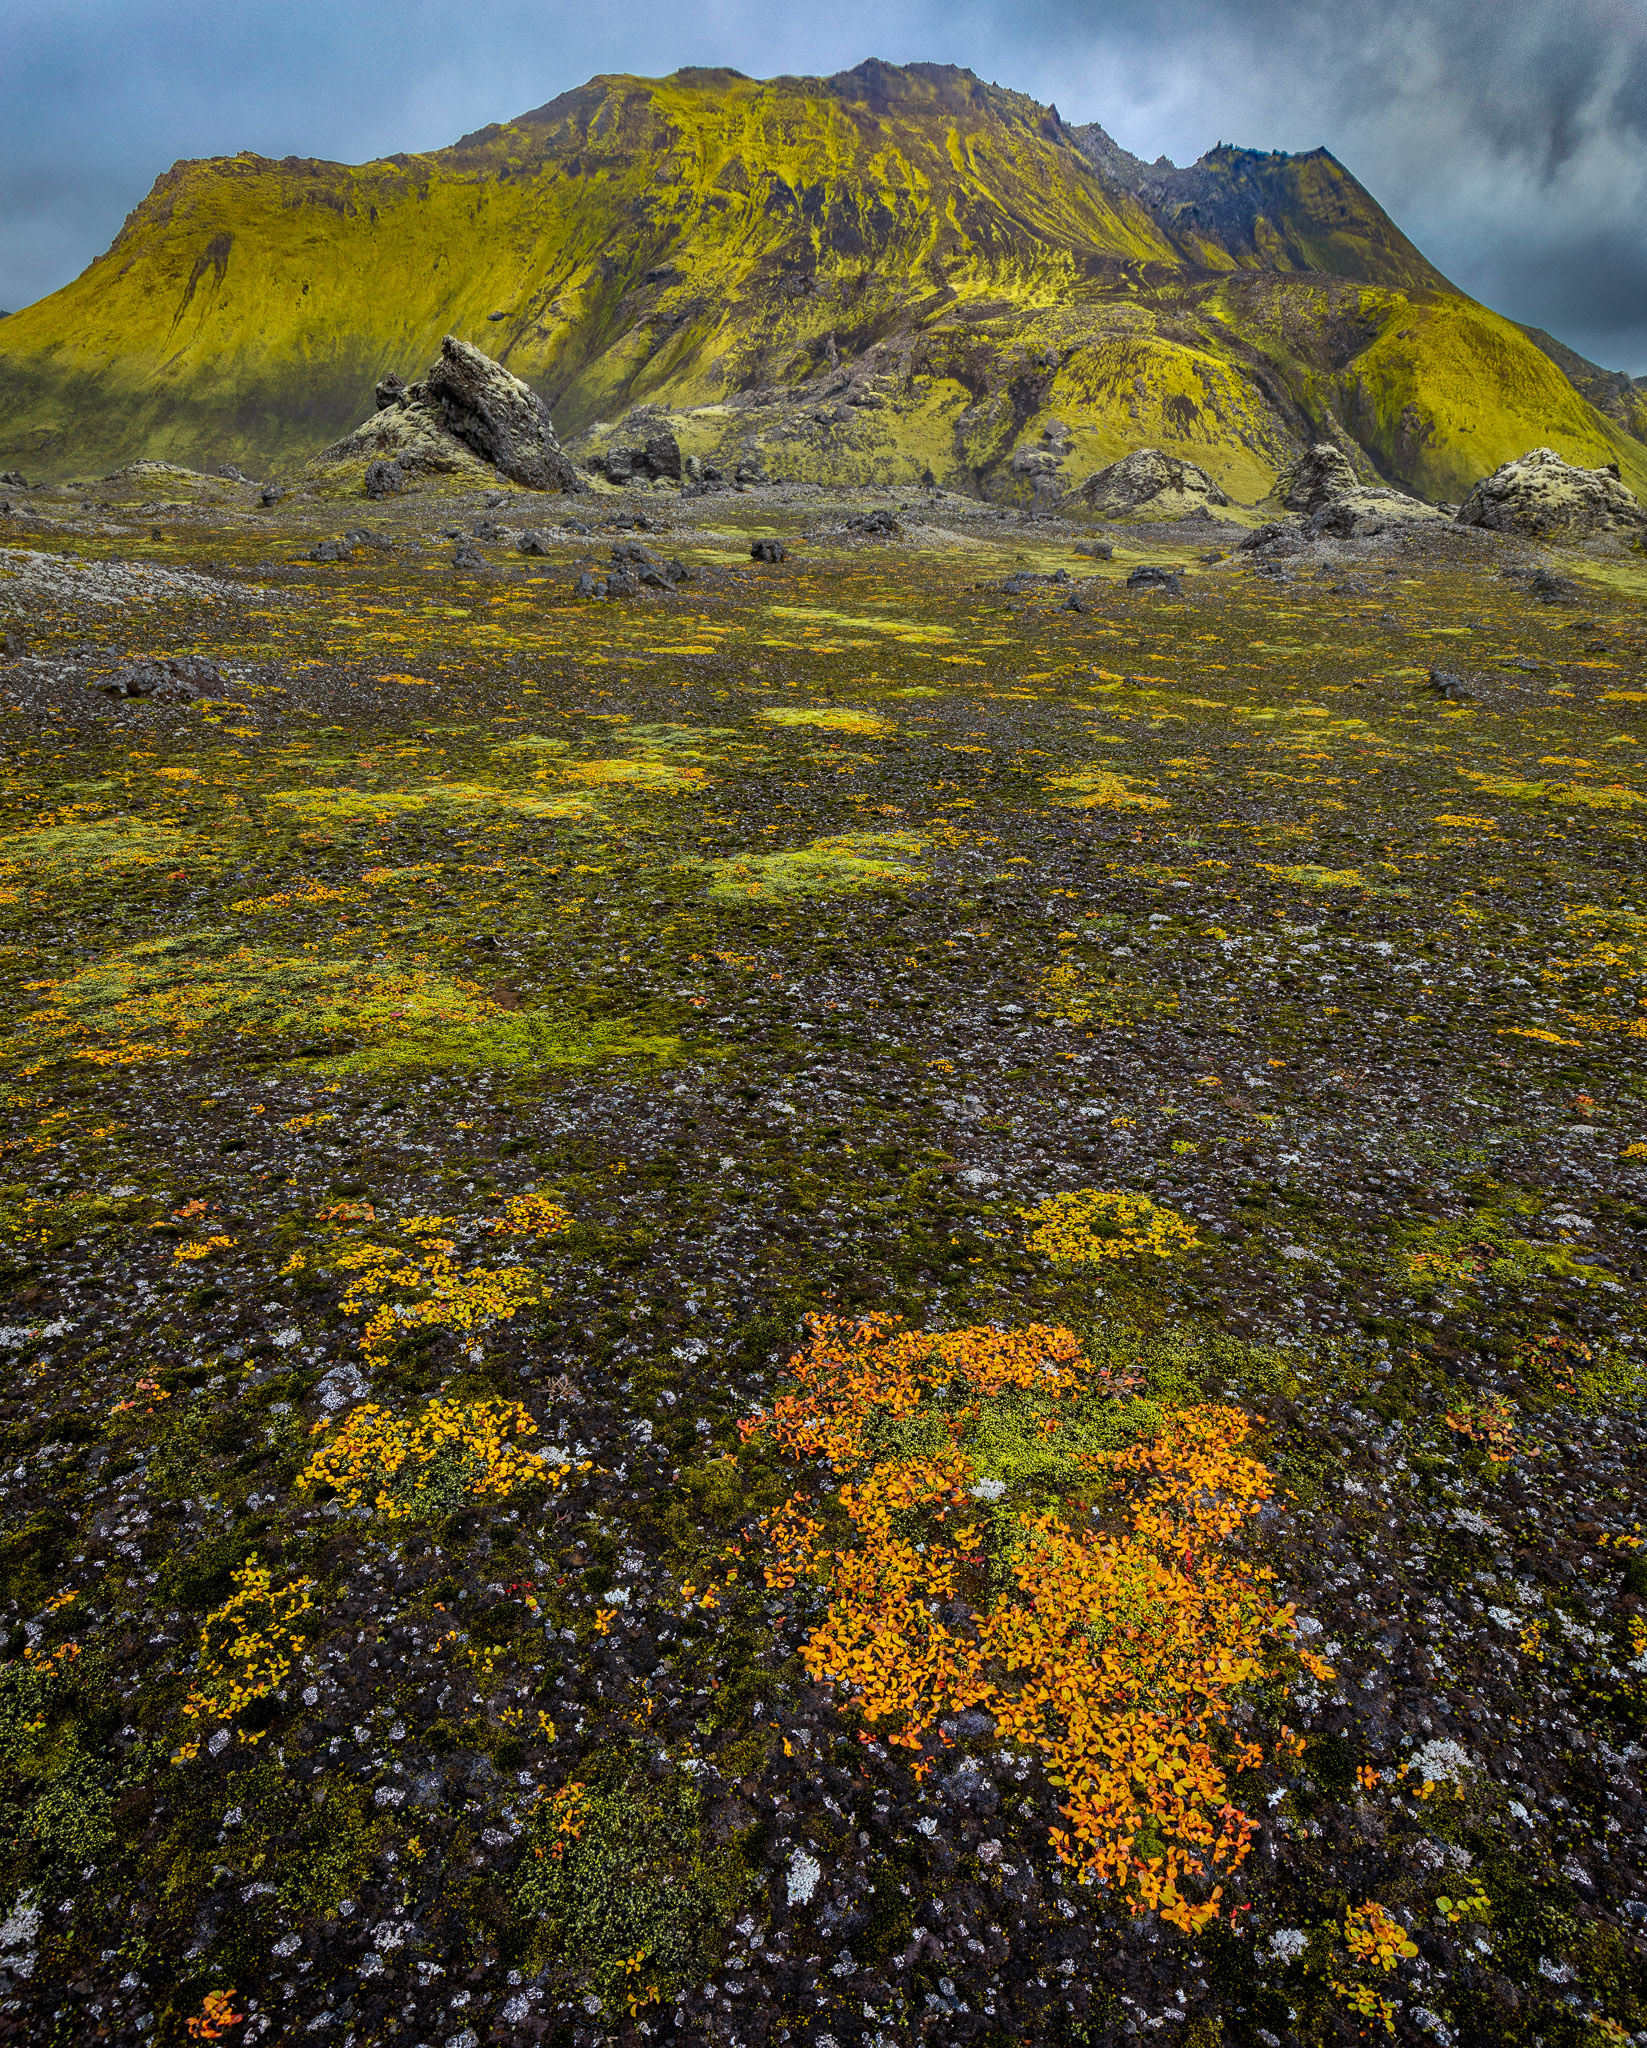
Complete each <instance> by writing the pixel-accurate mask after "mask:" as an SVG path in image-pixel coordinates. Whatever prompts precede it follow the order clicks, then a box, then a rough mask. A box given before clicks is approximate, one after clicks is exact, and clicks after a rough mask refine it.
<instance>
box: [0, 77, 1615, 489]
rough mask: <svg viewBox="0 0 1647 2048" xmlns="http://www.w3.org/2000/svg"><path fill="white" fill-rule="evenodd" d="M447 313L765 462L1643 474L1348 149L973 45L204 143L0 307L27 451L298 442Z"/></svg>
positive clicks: (287, 446)
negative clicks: (1415, 240) (987, 74)
mask: <svg viewBox="0 0 1647 2048" xmlns="http://www.w3.org/2000/svg"><path fill="white" fill-rule="evenodd" d="M1100 138H1101V140H1100ZM446 332H453V333H456V334H459V335H460V336H462V337H463V338H465V339H467V340H470V341H472V342H473V343H475V345H477V346H479V347H481V348H483V349H485V350H486V351H487V352H488V353H489V354H492V355H495V356H496V357H497V358H498V359H499V360H500V361H502V362H504V363H506V364H507V365H508V366H509V367H510V368H511V369H512V370H514V371H515V372H516V373H517V374H518V375H520V376H522V377H524V378H525V379H526V380H527V381H528V382H529V383H530V384H531V385H532V386H533V388H534V389H535V390H536V391H537V392H538V393H539V394H540V395H541V396H542V397H543V398H544V399H545V400H546V401H547V402H548V403H549V405H550V406H551V408H552V410H553V412H554V417H555V421H556V425H557V427H558V428H559V429H560V431H561V433H562V435H563V436H565V437H568V438H571V437H575V436H577V435H579V434H580V433H582V434H585V435H588V434H590V433H594V432H597V431H598V429H599V426H600V423H603V422H605V423H608V424H609V423H611V422H612V421H615V420H617V419H619V418H620V417H621V415H622V414H623V413H625V412H626V411H628V410H630V409H631V408H633V407H635V406H637V405H650V406H653V407H661V408H663V409H664V410H666V411H667V412H668V413H669V414H670V415H671V416H672V417H675V416H679V417H681V418H691V419H694V420H695V421H696V422H697V426H696V429H695V431H698V432H699V438H700V439H702V440H703V441H704V445H705V447H706V448H707V447H709V446H711V444H713V445H714V446H715V447H716V448H717V449H719V448H720V446H721V444H720V443H719V442H716V441H715V434H716V433H718V432H722V428H721V427H717V426H716V424H715V421H714V420H713V419H711V418H709V417H708V415H710V414H712V413H713V412H714V411H715V409H716V408H725V407H731V408H732V410H733V412H734V413H735V414H736V415H737V417H736V418H734V419H733V420H732V421H731V424H730V425H724V423H723V426H724V433H725V434H733V435H735V436H736V437H737V446H738V448H739V449H741V450H743V451H744V452H745V454H746V456H747V457H748V459H751V460H754V461H756V462H757V463H758V464H759V465H760V466H761V467H762V468H763V469H764V471H765V473H768V474H773V475H780V474H789V475H795V476H802V477H811V478H813V479H814V480H816V481H819V482H853V481H862V482H904V481H915V480H918V479H920V478H922V477H926V476H930V477H932V478H933V479H934V480H937V481H943V482H945V483H948V484H950V485H952V486H955V487H960V488H965V489H968V490H981V491H984V492H986V493H989V494H992V495H997V496H1007V497H1018V498H1024V497H1031V498H1033V497H1034V496H1035V495H1036V494H1037V493H1038V492H1044V491H1045V490H1046V489H1048V488H1051V487H1052V484H1053V483H1056V482H1057V481H1058V480H1059V479H1057V478H1051V479H1050V480H1049V472H1048V471H1047V468H1046V464H1045V462H1044V461H1038V460H1035V459H1032V458H1034V457H1035V456H1036V451H1037V450H1038V449H1042V448H1043V447H1044V446H1045V445H1047V444H1049V443H1057V444H1058V445H1062V444H1063V443H1064V442H1066V441H1067V443H1068V447H1069V453H1068V455H1067V456H1065V457H1061V458H1059V460H1060V461H1062V462H1063V463H1064V464H1065V469H1064V471H1063V476H1062V481H1064V482H1068V481H1070V480H1072V479H1073V478H1074V477H1075V476H1076V475H1077V474H1078V473H1079V472H1080V471H1081V470H1082V468H1083V466H1085V468H1086V469H1089V470H1090V469H1091V468H1096V467H1100V466H1102V464H1103V463H1104V462H1107V461H1110V460H1113V459H1114V458H1115V457H1116V456H1118V455H1120V454H1123V453H1125V452H1127V451H1128V449H1129V448H1131V447H1136V446H1138V445H1140V444H1141V443H1143V442H1148V443H1151V444H1158V445H1161V446H1162V447H1164V448H1166V449H1168V450H1169V451H1170V452H1172V453H1174V454H1176V455H1180V456H1182V457H1184V458H1185V459H1188V460H1193V461H1195V462H1197V463H1199V464H1201V465H1202V466H1203V467H1206V468H1207V469H1208V470H1209V472H1210V473H1212V474H1214V475H1216V476H1218V477H1219V480H1220V482H1221V483H1222V484H1223V485H1224V486H1225V488H1227V489H1229V490H1230V491H1231V492H1232V494H1233V495H1235V496H1237V497H1241V498H1245V499H1247V500H1249V501H1250V500H1252V499H1255V498H1257V497H1259V496H1261V495H1262V493H1263V490H1264V489H1265V488H1267V484H1268V481H1269V479H1270V478H1272V477H1273V475H1274V474H1275V472H1276V471H1277V470H1278V469H1280V468H1281V467H1283V466H1284V465H1285V463H1286V462H1287V461H1288V460H1290V459H1291V458H1292V457H1293V456H1294V455H1296V453H1297V452H1298V449H1299V448H1300V447H1301V446H1303V445H1306V444H1307V443H1308V442H1309V441H1311V440H1314V439H1317V438H1322V437H1325V438H1329V439H1332V440H1334V441H1335V442H1337V443H1338V444H1339V445H1341V446H1342V447H1343V448H1344V450H1345V452H1346V454H1347V455H1348V456H1349V458H1350V459H1351V460H1352V461H1353V462H1354V463H1355V465H1356V466H1357V467H1358V468H1359V469H1360V470H1361V471H1362V473H1363V474H1365V475H1367V476H1368V477H1369V478H1372V477H1377V478H1380V479H1383V480H1387V481H1394V482H1399V483H1401V484H1403V485H1405V486H1407V487H1408V488H1411V489H1414V490H1417V491H1419V492H1421V493H1423V494H1424V495H1427V496H1431V497H1434V498H1446V499H1454V498H1457V497H1460V496H1462V495H1463V492H1464V490H1466V489H1467V488H1468V486H1469V485H1470V483H1472V482H1473V481H1474V480H1475V478H1476V477H1477V476H1479V475H1481V474H1484V473H1486V472H1487V471H1488V470H1490V469H1492V468H1493V467H1495V466H1496V464H1497V463H1498V462H1501V461H1503V460H1505V459H1507V458H1508V457H1510V456H1512V455H1515V454H1519V453H1521V452H1522V451H1523V450H1524V449H1525V448H1526V447H1528V446H1531V445H1534V444H1536V443H1539V442H1547V443H1549V444H1550V445H1553V446H1555V447H1557V448H1558V449H1559V450H1560V452H1561V453H1563V454H1564V455H1567V456H1568V457H1570V458H1571V459H1573V460H1575V461H1583V462H1585V463H1587V464H1591V465H1593V464H1595V463H1598V462H1607V461H1616V462H1619V463H1620V464H1621V466H1622V467H1623V468H1624V469H1625V471H1626V473H1627V474H1631V475H1634V476H1635V477H1637V479H1638V480H1640V481H1643V482H1647V449H1644V448H1643V447H1642V444H1641V443H1640V442H1639V441H1637V440H1636V439H1635V438H1634V437H1633V435H1632V433H1631V431H1630V430H1629V424H1628V415H1626V416H1625V417H1623V418H1621V417H1615V416H1614V413H1615V412H1616V411H1617V408H1614V409H1613V412H1602V411H1598V410H1597V409H1596V407H1595V406H1594V405H1592V404H1591V403H1590V402H1589V400H1588V398H1587V397H1586V396H1585V395H1584V394H1583V393H1582V392H1581V391H1580V390H1579V389H1578V388H1577V387H1576V386H1575V384H1574V383H1573V381H1572V379H1571V377H1570V376H1569V374H1568V373H1567V371H1566V369H1565V368H1564V367H1563V366H1562V365H1561V363H1560V362H1559V361H1558V360H1556V359H1555V358H1553V357H1552V356H1551V354H1550V353H1549V352H1548V351H1547V350H1545V349H1543V348H1542V347H1540V346H1539V345H1538V344H1537V343H1536V342H1535V341H1533V340H1531V339H1529V338H1528V337H1527V336H1526V335H1524V334H1523V333H1522V332H1521V331H1520V330H1519V329H1517V328H1516V327H1515V326H1514V325H1513V324H1512V323H1510V322H1509V321H1505V320H1501V319H1500V318H1499V316H1498V315H1496V314H1494V313H1492V312H1490V311H1489V310H1488V309H1486V308H1483V307H1479V306H1477V305H1475V303H1474V302H1473V301H1471V300H1469V299H1468V298H1467V297H1465V296H1464V295H1463V294H1462V293H1460V292H1458V291H1457V289H1456V288H1455V287H1454V286H1453V285H1451V284H1450V282H1449V281H1448V280H1447V279H1446V278H1444V277H1443V276H1442V274H1441V273H1440V272H1439V271H1438V270H1436V269H1435V268H1434V266H1433V265H1431V264H1429V263H1428V261H1427V259H1426V258H1424V257H1423V255H1422V253H1421V252H1420V251H1418V250H1417V249H1416V248H1415V247H1414V246H1413V244H1412V243H1411V242H1410V241H1408V240H1407V238H1406V237H1405V236H1404V235H1402V234H1401V232H1400V230H1399V228H1397V227H1396V225H1395V223H1394V222H1392V221H1391V220H1390V219H1389V216H1388V215H1387V214H1385V213H1384V211H1383V209H1382V208H1381V207H1379V206H1378V205H1377V202H1376V200H1374V199H1373V198H1372V196H1371V195H1370V194H1368V193H1366V192H1365V190H1364V188H1362V187H1361V186H1360V185H1359V184H1358V183H1357V182H1356V181H1355V180H1354V179H1353V177H1352V176H1351V175H1350V173H1349V172H1347V171H1346V170H1345V169H1344V168H1343V166H1341V165H1339V164H1338V163H1337V161H1336V159H1334V158H1333V157H1331V155H1330V153H1328V152H1326V151H1315V152H1309V153H1306V154H1304V155H1300V156H1285V155H1281V154H1279V153H1275V152H1269V153H1265V152H1257V151H1242V150H1234V149H1230V148H1228V147H1226V146H1222V145H1221V146H1220V149H1219V150H1217V151H1212V152H1209V153H1208V155H1207V156H1206V157H1203V158H1202V159H1201V160H1200V162H1199V163H1198V164H1196V165H1192V166H1188V167H1186V168H1185V169H1183V170H1180V169H1178V168H1177V167H1176V166H1162V165H1155V166H1147V165H1143V164H1142V163H1141V162H1140V160H1139V159H1137V158H1133V157H1131V156H1130V155H1129V154H1128V153H1127V152H1125V151H1122V150H1120V148H1119V146H1118V145H1116V144H1114V143H1113V142H1112V141H1111V140H1110V138H1109V137H1108V136H1107V134H1106V133H1105V132H1104V131H1103V130H1102V129H1101V128H1099V127H1098V125H1097V124H1096V123H1088V124H1085V125H1084V126H1081V127H1072V126H1070V125H1069V124H1067V123H1065V122H1064V121H1063V119H1062V118H1061V117H1060V116H1059V114H1058V112H1057V110H1056V109H1055V108H1052V107H1045V106H1042V105H1041V104H1040V103H1039V102H1037V101H1035V100H1033V99H1031V98H1029V97H1028V96H1027V95H1024V94H1021V93H1016V92H1014V91H1012V90H1011V89H1010V88H1008V87H1003V86H998V85H992V84H988V83H986V82H985V81H983V80H980V79H978V78H976V77H975V76H973V74H971V73H970V72H966V71H962V70H958V69H956V68H955V67H950V66H944V65H910V66H902V67H900V66H894V65H889V64H885V63H882V62H881V61H880V60H875V59H871V60H869V61H868V62H866V63H865V64H863V65H860V66H858V67H856V68H855V69H854V70H852V71H849V72H842V73H838V74H835V75H834V76H833V77H831V78H827V79H771V80H764V81H763V80H756V79H749V78H746V77H744V76H743V75H742V74H740V73H736V72H732V71H729V70H718V69H705V68H697V69H688V70H685V71H681V72H676V73H674V74H672V75H671V76H670V77H668V78H665V79H645V78H639V77H633V76H629V75H626V74H613V75H608V76H603V77H599V78H595V79H591V80H590V81H588V82H587V83H586V84H584V85H582V86H578V87H575V88H573V89H572V90H570V91H568V92H566V93H562V94H560V95H557V96H556V97H555V98H554V99H552V100H550V101H548V102H546V103H545V104H544V105H543V106H541V107H538V108H535V109H533V110H531V111H530V112H528V113H526V114H523V115H520V116H517V117H515V118H514V119H512V120H510V121H505V122H498V123H493V124H489V125H487V126H486V127H483V128H480V129H477V130H474V131H472V132H471V133H470V134H469V135H466V136H464V137H461V138H460V139H459V141H458V142H456V143H455V144H453V145H451V146H450V147H449V148H448V149H445V150H438V151H428V152H420V153H415V154H407V153H400V154H396V155H393V156H389V157H385V158H380V159H377V160H375V161H374V162H371V163H367V164H363V165H356V166H350V165H341V164H332V163H329V162H326V161H324V160H320V159H313V158H299V157H287V158H284V159H278V160H277V159H270V158H264V157H258V156H254V155H251V154H249V153H243V154H241V155H237V156H233V157H219V158H208V159H202V160H198V161H194V162H183V163H179V164H177V165H174V166H173V167H172V169H171V170H169V171H167V172H165V173H163V174H162V175H161V176H160V178H158V179H157V180H156V183H155V186H154V188H153V189H152V190H151V192H150V193H149V194H148V195H147V197H146V198H145V199H144V200H143V201H142V202H141V203H140V204H139V206H137V207H136V208H134V209H133V211H132V213H131V215H129V216H128V218H127V221H126V222H125V224H124V225H123V226H122V228H121V230H120V232H119V234H117V235H116V237H115V239H114V241H113V243H112V244H111V245H110V248H109V249H108V250H107V251H106V252H105V253H104V254H103V255H102V256H100V257H98V258H97V259H95V260H94V262H93V263H92V264H91V265H89V266H88V267H87V269H86V270H85V271H84V272H83V273H82V274H81V276H80V277H79V278H77V279H75V280H74V281H73V283H71V284H70V285H68V286H65V287H64V288H63V290H62V291H60V292H57V293H54V294H52V295H51V296H50V297H49V298H47V299H45V300H42V301H40V302H38V303H37V304H36V305H35V306H33V307H29V308H25V309H22V310H21V311H20V312H18V313H14V314H12V315H11V316H9V317H8V319H7V320H6V321H5V323H4V325H3V326H0V417H3V418H4V420H5V422H6V424H5V426H4V427H3V428H0V463H4V464H6V465H8V466H17V467H21V468H25V469H34V470H38V469H41V468H45V469H52V468H57V469H59V470H61V469H62V468H63V467H65V466H67V465H70V464H74V465H78V466H81V467H84V466H87V465H97V464H103V465H105V466H108V467H113V466H116V465H117V464H118V463H120V462H123V461H129V460H131V459H134V458H135V457H138V456H157V457H162V458H165V459H171V460H182V461H192V462H195V463H210V462H214V461H216V462H221V461H231V462H235V463H237V464H239V465H241V466H247V465H251V466H255V467H258V468H267V467H269V466H271V465H274V466H285V467H290V466H292V465H293V464H295V463H298V462H300V461H302V460H303V459H304V458H305V457H306V456H307V455H309V454H310V453H312V452H313V451H314V450H315V449H317V448H318V447H319V446H320V445H321V444H322V443H324V442H328V441H331V440H334V439H336V438H337V437H338V436H339V435H340V434H343V433H346V432H347V431H348V430H349V429H350V428H351V427H353V426H354V425H356V424H357V423H358V422H359V420H360V419H361V418H362V417H364V415H365V414H366V413H367V412H368V411H369V410H370V393H371V390H372V387H373V385H374V383H375V381H376V379H377V378H378V377H379V376H381V375H382V374H384V373H385V372H386V371H389V370H393V371H396V372H397V373H399V374H401V375H403V376H408V377H411V376H416V375H417V374H419V373H420V371H421V370H422V368H423V367H424V365H425V364H426V363H427V362H428V360H429V359H430V358H431V356H432V355H433V354H434V353H435V351H436V350H437V349H438V346H439V341H440V337H441V335H442V334H444V333H446ZM872 359H873V362H874V364H875V365H877V366H878V367H874V368H870V367H865V369H864V375H863V377H862V378H861V379H860V384H861V385H862V387H863V388H862V389H861V391H860V392H859V396H860V397H862V398H863V399H864V401H865V403H863V404H858V403H855V402H854V401H853V400H852V399H851V398H850V397H845V398H835V399H831V400H830V401H829V403H831V404H833V405H834V409H835V411H836V412H837V413H839V412H841V411H842V410H843V409H844V410H845V411H846V412H847V413H849V414H851V415H852V417H850V418H844V419H843V418H834V419H832V420H819V419H817V418H815V417H813V416H812V415H813V414H815V413H816V412H817V411H819V410H820V409H823V408H822V407H821V406H820V405H817V404H813V400H814V398H815V397H816V396H817V394H818V392H819V390H820V388H821V387H822V386H823V385H827V384H828V383H829V382H831V381H832V380H833V379H835V378H836V377H837V375H838V374H839V372H840V370H841V366H842V365H843V364H846V365H848V366H850V365H852V364H854V363H856V364H860V365H863V366H868V365H870V364H871V360H872ZM888 365H890V366H891V367H890V368H889V367H888ZM875 378H879V379H880V380H881V383H880V387H879V388H878V389H874V390H871V389H869V388H868V386H869V384H870V383H871V382H872V381H873V380H874V379H875ZM889 380H890V381H889ZM850 381H851V380H850V377H849V379H848V383H849V384H850ZM762 392H772V393H783V394H798V395H797V396H794V397H788V396H785V397H774V398H773V399H772V401H771V402H770V403H768V404H766V405H765V406H764V408H763V406H762V405H761V404H759V403H756V402H755V401H756V399H757V397H758V395H759V394H760V393H762ZM1603 395H1605V394H1603ZM870 400H878V403H869V402H868V401H870ZM754 414H760V415H761V417H760V418H758V419H757V418H754V417H752V416H753V415H754ZM871 414H877V415H879V417H877V418H874V419H871V418H870V417H869V415H871ZM1049 423H1051V424H1053V425H1057V426H1061V427H1064V428H1066V429H1067V430H1068V431H1067V432H1066V433H1065V434H1064V435H1062V436H1058V435H1048V433H1047V427H1048V424H1049ZM723 438H724V435H723ZM723 452H724V451H723Z"/></svg>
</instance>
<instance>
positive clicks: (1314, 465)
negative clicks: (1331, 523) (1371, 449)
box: [1270, 441, 1361, 512]
mask: <svg viewBox="0 0 1647 2048" xmlns="http://www.w3.org/2000/svg"><path fill="white" fill-rule="evenodd" d="M1360 488H1361V479H1360V478H1359V477H1358V476H1357V475H1356V473H1355V470H1354V468H1353V467H1352V466H1351V463H1350V459H1349V457H1348V456H1347V455H1346V454H1345V453H1344V451H1343V450H1342V449H1341V448H1335V447H1334V446H1333V444H1332V442H1331V441H1317V442H1316V443H1315V445H1314V447H1313V448H1306V449H1305V451H1304V453H1303V454H1302V455H1300V456H1299V458H1298V460H1297V461H1296V462H1294V463H1292V464H1290V465H1289V466H1288V467H1287V468H1286V469H1284V470H1282V472H1281V474H1280V475H1279V476H1278V477H1277V478H1276V480H1275V488H1274V490H1272V491H1271V493H1270V499H1271V502H1273V503H1274V504H1277V505H1280V506H1282V507H1283V508H1284V509H1285V510H1286V511H1288V512H1315V511H1317V510H1319V509H1320V507H1321V506H1323V505H1324V504H1326V502H1327V500H1328V499H1329V498H1338V497H1342V496H1343V495H1344V493H1345V492H1346V491H1358V490H1360Z"/></svg>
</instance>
